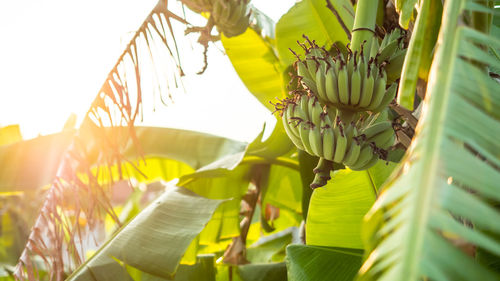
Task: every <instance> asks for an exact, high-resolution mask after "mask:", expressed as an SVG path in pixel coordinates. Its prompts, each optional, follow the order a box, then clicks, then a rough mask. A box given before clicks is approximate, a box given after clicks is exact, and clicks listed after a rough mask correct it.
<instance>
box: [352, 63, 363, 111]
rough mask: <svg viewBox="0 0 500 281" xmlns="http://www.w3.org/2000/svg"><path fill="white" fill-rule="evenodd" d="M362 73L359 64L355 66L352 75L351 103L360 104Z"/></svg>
mask: <svg viewBox="0 0 500 281" xmlns="http://www.w3.org/2000/svg"><path fill="white" fill-rule="evenodd" d="M361 85H362V84H361V73H360V71H359V68H358V66H357V65H355V66H354V69H353V71H352V75H351V98H350V104H351V105H353V106H356V105H358V103H359V100H360V98H361Z"/></svg>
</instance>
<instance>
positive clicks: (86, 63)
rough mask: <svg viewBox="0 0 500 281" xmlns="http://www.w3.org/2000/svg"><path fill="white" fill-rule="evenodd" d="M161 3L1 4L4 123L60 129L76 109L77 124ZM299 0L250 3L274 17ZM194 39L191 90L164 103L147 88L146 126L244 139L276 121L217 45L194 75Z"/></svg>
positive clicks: (197, 60) (26, 129)
mask: <svg viewBox="0 0 500 281" xmlns="http://www.w3.org/2000/svg"><path fill="white" fill-rule="evenodd" d="M156 2H157V0H141V1H137V0H134V1H133V0H122V1H118V0H109V1H100V0H89V1H86V2H85V4H82V3H81V2H77V1H65V0H47V1H34V0H28V1H14V2H12V1H10V2H7V1H3V2H1V3H0V31H1V32H2V34H4V38H8V40H5V41H4V44H1V45H0V61H2V63H1V64H0V77H1V80H0V82H1V83H0V95H1V98H2V103H0V126H6V125H9V124H20V125H21V130H22V133H23V137H24V138H25V139H26V138H32V137H36V136H37V135H39V134H44V135H45V134H49V133H55V132H59V131H60V130H61V129H62V128H63V125H64V123H65V122H66V120H67V118H68V117H69V116H70V115H71V113H76V115H77V116H78V121H79V122H80V121H81V119H82V118H83V116H84V115H85V113H86V111H87V110H88V108H89V107H90V103H91V101H92V100H93V99H94V97H95V96H96V94H97V92H98V90H99V89H100V87H101V84H102V83H103V81H104V79H105V77H106V75H107V74H108V72H109V70H110V69H111V67H112V66H113V65H114V63H115V61H116V59H117V58H118V56H119V55H120V54H121V52H122V51H123V49H124V47H125V46H126V44H127V43H128V40H129V38H130V37H131V36H132V34H133V32H135V30H136V29H137V28H138V27H139V26H140V24H141V23H142V20H143V19H144V18H145V17H146V15H147V14H148V13H149V11H150V10H151V9H152V7H153V6H154V5H155V4H156ZM294 2H295V1H293V0H287V1H279V3H278V1H276V2H274V1H265V0H253V1H252V3H253V4H254V5H255V6H256V7H257V8H259V9H261V10H263V11H264V12H265V13H267V14H268V15H269V16H271V17H272V18H273V19H274V20H275V21H277V20H278V19H279V17H280V16H281V15H282V14H283V13H285V12H286V11H287V10H288V9H289V8H290V7H291V6H292V5H293V4H294ZM174 4H178V3H174ZM76 10H78V12H77V13H75V11H76ZM186 13H187V16H188V17H189V19H190V21H192V22H194V23H195V24H200V25H202V24H204V22H203V20H204V19H203V18H201V17H200V16H198V15H196V14H194V13H191V12H190V11H188V10H186ZM175 28H177V30H178V31H179V32H180V33H182V32H183V29H184V27H183V26H182V25H178V26H175ZM182 39H184V38H182ZM190 39H191V40H190V41H191V43H190V45H187V49H188V51H189V52H191V54H193V53H196V52H197V53H198V55H194V56H193V55H190V56H188V59H187V60H186V64H187V65H189V67H187V68H188V69H189V72H187V76H186V77H185V78H184V80H183V84H184V87H185V92H186V94H182V95H179V96H177V97H176V98H175V99H174V104H173V105H169V106H168V107H166V106H164V105H162V104H161V103H158V102H155V101H154V100H152V97H151V95H149V96H148V93H145V94H144V95H145V103H144V114H145V115H144V117H145V118H144V122H143V123H142V125H149V126H162V127H175V128H183V129H191V130H199V131H203V132H209V133H213V134H218V135H222V136H225V137H230V138H234V139H238V140H245V141H250V140H252V139H253V137H255V136H256V135H257V134H258V133H259V132H260V131H261V130H262V126H263V123H264V122H266V121H267V122H270V125H273V123H274V120H275V119H274V117H272V115H271V114H270V112H269V111H268V110H267V109H266V108H265V107H264V106H262V105H261V104H260V103H259V102H258V101H257V100H256V99H255V98H254V97H253V96H252V95H251V94H250V93H248V91H247V89H246V88H245V86H244V85H243V83H242V82H241V81H240V80H239V78H238V76H237V74H236V73H235V71H234V69H233V67H232V65H231V63H230V61H229V60H228V58H227V57H226V56H225V55H224V54H223V51H222V50H223V49H222V47H221V45H220V42H219V43H218V44H216V45H215V46H214V45H212V46H211V47H210V49H209V67H208V70H207V72H206V73H205V74H204V75H201V76H197V75H196V74H195V72H196V71H198V70H199V68H200V67H201V65H202V56H201V51H200V50H201V49H200V48H199V46H197V44H196V39H197V38H196V36H192V37H191V38H190ZM184 41H187V40H184ZM216 46H218V47H216ZM277 95H279V93H277ZM148 99H149V100H148Z"/></svg>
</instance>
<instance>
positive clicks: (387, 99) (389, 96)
mask: <svg viewBox="0 0 500 281" xmlns="http://www.w3.org/2000/svg"><path fill="white" fill-rule="evenodd" d="M397 90H398V85H397V84H396V83H393V84H392V85H391V86H390V87H389V89H387V90H386V91H385V95H384V98H383V99H382V101H381V102H380V105H379V106H378V107H377V108H375V109H374V110H373V112H380V111H382V110H384V108H386V107H387V106H388V105H389V104H390V103H391V101H392V100H393V99H394V98H395V97H396V92H397Z"/></svg>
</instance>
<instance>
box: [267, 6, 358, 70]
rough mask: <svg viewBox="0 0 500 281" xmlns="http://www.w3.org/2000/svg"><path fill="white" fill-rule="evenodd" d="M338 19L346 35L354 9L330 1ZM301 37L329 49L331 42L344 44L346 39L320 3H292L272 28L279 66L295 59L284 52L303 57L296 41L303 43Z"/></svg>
mask: <svg viewBox="0 0 500 281" xmlns="http://www.w3.org/2000/svg"><path fill="white" fill-rule="evenodd" d="M331 3H332V5H333V6H334V8H335V10H336V11H337V13H338V15H339V17H340V18H341V19H342V21H343V22H344V24H345V26H346V28H347V29H348V30H349V31H350V30H351V29H352V26H353V24H354V9H353V7H352V4H351V1H348V0H335V1H331ZM302 35H307V36H309V38H310V39H311V40H316V43H317V44H318V45H320V46H323V45H325V47H326V48H330V47H331V45H332V44H333V43H335V42H341V43H343V44H344V45H345V44H347V43H348V42H349V41H348V38H347V35H346V33H345V31H344V30H343V29H342V27H341V25H340V23H339V21H338V20H337V18H336V16H335V15H334V14H333V13H332V11H330V10H329V9H328V8H327V7H326V1H324V0H304V1H300V2H298V3H296V4H295V5H294V6H293V7H292V8H291V9H290V10H289V11H288V12H287V13H286V14H284V15H283V16H282V17H281V19H280V20H279V21H278V23H277V24H276V46H277V49H278V56H279V59H280V61H281V64H282V65H284V66H288V65H291V64H292V63H293V62H294V61H295V60H296V58H295V56H294V55H293V54H292V53H291V52H290V50H289V49H288V48H291V49H292V50H294V51H295V52H296V53H297V54H303V50H302V48H301V47H300V46H299V45H297V40H299V41H301V42H302V41H304V40H305V39H304V38H303V37H302Z"/></svg>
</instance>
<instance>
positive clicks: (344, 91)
mask: <svg viewBox="0 0 500 281" xmlns="http://www.w3.org/2000/svg"><path fill="white" fill-rule="evenodd" d="M308 42H309V47H307V46H306V45H305V44H301V46H302V47H303V48H304V50H305V51H306V56H305V59H304V60H300V58H298V60H297V61H296V63H295V65H296V69H297V74H298V76H299V80H300V83H301V84H302V86H303V87H304V89H306V90H308V91H310V92H311V93H312V94H313V95H315V96H316V97H317V98H318V99H319V100H320V102H321V103H324V104H326V105H328V106H331V107H335V108H337V109H339V110H345V111H352V112H360V111H371V112H380V111H381V110H383V109H385V108H386V107H387V105H388V104H389V103H390V102H391V101H392V100H393V99H394V97H395V95H396V90H397V85H396V84H393V85H391V86H390V87H389V88H388V89H386V84H387V73H386V71H385V68H384V66H385V64H379V63H378V61H379V60H380V61H382V59H384V58H387V57H388V55H389V54H387V53H386V52H385V49H383V52H381V53H376V54H375V56H374V57H370V58H369V59H368V56H367V55H365V54H364V53H363V49H361V52H360V53H359V54H358V53H357V52H355V53H352V52H349V54H348V55H347V57H346V58H344V56H343V55H342V54H341V53H339V55H337V56H336V57H332V56H331V55H330V54H329V53H328V52H327V51H326V50H324V49H321V48H319V47H318V46H317V45H316V44H315V42H314V41H312V42H311V41H310V40H308ZM377 49H378V48H377ZM349 51H350V50H349Z"/></svg>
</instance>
